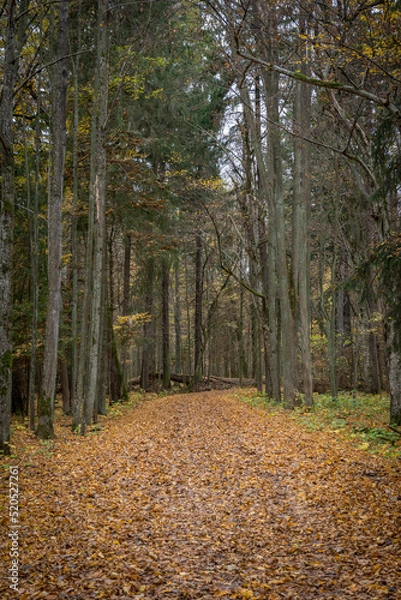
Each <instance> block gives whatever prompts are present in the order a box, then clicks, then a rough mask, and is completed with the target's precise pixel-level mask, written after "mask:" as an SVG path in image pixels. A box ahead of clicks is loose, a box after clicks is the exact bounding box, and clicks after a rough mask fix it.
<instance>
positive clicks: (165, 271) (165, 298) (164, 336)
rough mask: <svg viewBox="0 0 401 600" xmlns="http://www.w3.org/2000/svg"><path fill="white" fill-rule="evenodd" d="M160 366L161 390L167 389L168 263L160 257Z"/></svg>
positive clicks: (168, 367)
mask: <svg viewBox="0 0 401 600" xmlns="http://www.w3.org/2000/svg"><path fill="white" fill-rule="evenodd" d="M162 366H163V388H164V389H166V390H167V389H169V388H170V387H171V382H170V376H171V372H170V261H169V257H168V256H166V255H165V254H163V256H162Z"/></svg>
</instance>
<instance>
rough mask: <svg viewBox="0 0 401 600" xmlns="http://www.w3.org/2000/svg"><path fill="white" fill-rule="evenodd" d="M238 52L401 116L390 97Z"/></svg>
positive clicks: (286, 73)
mask: <svg viewBox="0 0 401 600" xmlns="http://www.w3.org/2000/svg"><path fill="white" fill-rule="evenodd" d="M237 54H238V55H239V56H241V57H242V58H245V59H246V60H249V61H252V62H254V63H256V64H258V65H260V66H261V67H263V68H265V69H267V70H268V71H274V72H276V73H279V74H280V75H285V76H286V77H291V78H292V79H296V80H297V81H303V82H304V83H307V84H309V85H315V86H317V87H322V88H326V89H332V90H340V91H341V92H346V93H348V94H353V95H354V96H359V97H360V98H364V99H365V100H369V101H370V102H373V103H374V104H376V105H377V106H382V107H383V108H386V109H387V110H388V111H389V112H391V113H392V114H393V115H394V116H396V117H398V118H400V117H401V113H400V110H399V109H398V108H397V107H396V106H395V105H394V104H392V103H391V102H390V100H389V99H386V100H384V99H383V98H380V96H377V95H376V94H372V93H371V92H367V91H366V90H360V89H358V88H356V87H354V86H352V85H347V84H343V83H340V82H339V81H329V80H327V79H319V78H318V77H310V76H308V75H304V74H303V73H301V72H300V71H291V70H290V69H285V68H284V67H279V66H278V65H273V64H272V63H268V62H267V61H265V60H263V59H261V58H259V57H258V56H255V55H253V54H249V53H248V52H244V51H243V50H237Z"/></svg>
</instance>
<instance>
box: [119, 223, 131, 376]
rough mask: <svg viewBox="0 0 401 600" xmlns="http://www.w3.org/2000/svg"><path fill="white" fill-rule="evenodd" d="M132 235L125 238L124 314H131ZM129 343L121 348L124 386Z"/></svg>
mask: <svg viewBox="0 0 401 600" xmlns="http://www.w3.org/2000/svg"><path fill="white" fill-rule="evenodd" d="M131 248H132V243H131V235H130V234H129V233H127V234H126V235H125V239H124V275H123V305H122V313H123V315H124V316H127V315H129V314H130V312H131V311H130V308H131V307H130V291H131ZM127 345H128V343H124V344H123V347H122V349H121V366H122V372H123V382H124V386H126V385H127V379H128V375H127V359H128V347H127Z"/></svg>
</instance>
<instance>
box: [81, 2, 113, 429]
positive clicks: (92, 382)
mask: <svg viewBox="0 0 401 600" xmlns="http://www.w3.org/2000/svg"><path fill="white" fill-rule="evenodd" d="M107 8H108V1H107V0H98V8H97V10H98V38H97V52H96V71H95V77H96V83H95V97H94V108H93V123H92V125H93V128H94V131H93V135H92V140H91V142H92V144H91V181H90V191H89V194H90V200H89V203H90V205H93V207H94V211H93V217H94V223H93V263H92V290H91V312H90V317H91V321H90V331H89V365H88V376H87V389H86V394H85V398H84V409H83V415H82V420H81V434H82V435H83V434H84V433H85V427H86V425H89V424H90V423H91V422H92V419H93V414H94V407H95V398H96V391H97V380H98V376H99V362H100V360H101V356H102V335H101V327H102V297H103V279H104V277H103V275H104V268H105V265H104V256H105V253H104V244H105V231H106V227H105V218H106V167H107V157H106V126H107V111H108V39H109V31H108V27H107V17H108V11H107Z"/></svg>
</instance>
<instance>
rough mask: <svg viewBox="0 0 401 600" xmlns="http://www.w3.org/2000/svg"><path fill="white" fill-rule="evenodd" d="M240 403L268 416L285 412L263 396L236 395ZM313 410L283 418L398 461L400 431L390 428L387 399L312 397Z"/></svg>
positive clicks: (347, 395)
mask: <svg viewBox="0 0 401 600" xmlns="http://www.w3.org/2000/svg"><path fill="white" fill-rule="evenodd" d="M236 395H237V397H238V398H240V399H241V400H242V401H244V402H246V403H248V404H251V405H252V406H255V407H259V408H263V409H264V410H268V411H269V412H281V411H283V412H284V408H283V406H282V405H281V404H277V403H276V402H273V401H272V400H269V399H267V397H266V396H265V395H263V394H255V392H254V391H253V393H251V394H243V393H238V394H236ZM313 401H314V405H313V408H312V409H309V410H307V409H305V407H298V408H296V409H295V410H294V411H292V412H290V413H289V412H287V411H286V414H287V415H288V416H289V418H291V419H292V420H293V421H295V422H296V423H297V424H299V425H300V426H302V427H305V428H306V429H308V430H310V431H317V432H318V431H331V432H332V433H334V434H336V435H338V436H339V437H341V438H343V439H345V440H347V441H349V442H351V443H352V444H354V445H356V446H357V447H358V448H360V449H361V450H365V451H368V452H372V453H374V454H379V455H381V456H384V457H386V458H391V459H401V430H400V428H398V431H399V433H398V432H397V431H395V430H394V429H392V428H391V427H389V410H390V400H389V398H388V396H387V395H370V394H362V393H358V394H352V393H340V394H339V395H338V396H337V397H336V398H333V397H332V396H331V395H329V394H314V396H313Z"/></svg>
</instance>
